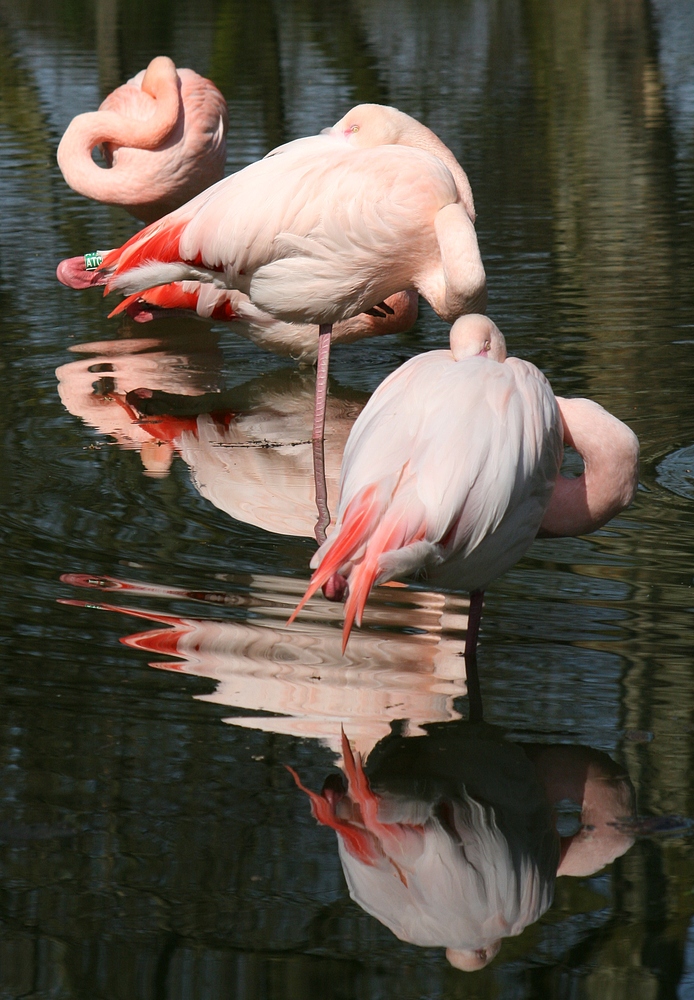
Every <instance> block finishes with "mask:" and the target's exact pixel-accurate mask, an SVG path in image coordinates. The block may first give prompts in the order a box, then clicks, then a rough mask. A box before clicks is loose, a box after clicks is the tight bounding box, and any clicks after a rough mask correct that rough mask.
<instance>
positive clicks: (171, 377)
mask: <svg viewBox="0 0 694 1000" xmlns="http://www.w3.org/2000/svg"><path fill="white" fill-rule="evenodd" d="M200 341H202V343H200ZM205 344H206V345H207V350H206V351H204V350H203V346H204V345H205ZM193 345H194V346H193ZM174 347H176V350H174ZM75 350H79V352H80V353H88V354H92V353H93V354H94V355H95V356H94V357H89V358H80V359H79V360H78V361H72V362H70V363H68V364H66V365H62V366H61V367H60V368H58V370H57V372H56V375H57V377H58V391H59V392H60V398H61V399H62V401H63V404H64V405H65V407H66V408H67V409H68V410H69V411H70V412H71V413H73V414H74V415H75V416H79V417H80V418H81V419H82V420H84V421H85V423H88V424H90V425H91V426H92V427H96V428H97V429H98V430H99V431H100V432H102V433H104V434H109V435H110V436H111V437H113V438H115V440H116V441H117V443H118V444H119V445H120V447H122V448H125V449H137V450H139V451H140V455H141V458H142V464H143V466H144V467H145V469H146V471H147V472H148V473H149V474H150V475H165V474H166V472H167V471H168V469H169V467H170V464H171V461H172V459H173V456H174V454H179V455H180V456H181V458H183V460H184V461H185V462H186V463H187V465H188V466H189V467H190V472H191V479H192V482H193V484H194V485H195V487H196V488H197V489H198V491H199V492H200V493H201V495H202V496H204V497H205V499H207V500H209V501H210V502H211V503H213V504H214V505H215V507H218V508H219V509H220V510H223V511H225V512H226V513H227V514H229V515H230V516H231V517H234V518H236V520H238V521H241V522H245V523H248V524H254V525H256V526H258V527H260V528H264V529H265V530H266V531H272V532H276V533H279V534H285V535H299V536H306V537H310V536H312V534H313V526H314V524H315V503H314V486H313V456H312V450H311V427H312V420H313V401H314V387H315V376H314V375H312V374H307V373H299V372H292V371H281V372H278V373H275V374H272V375H268V376H264V377H261V378H259V379H256V380H253V381H252V382H249V383H246V384H244V385H241V386H237V387H235V388H234V389H233V390H229V391H226V392H222V391H220V390H221V389H222V386H221V383H220V376H219V367H220V357H221V356H220V353H219V350H218V348H217V346H216V340H215V338H214V335H213V334H211V333H208V334H207V336H206V337H205V338H201V337H199V335H197V334H196V336H195V339H194V340H193V339H192V338H190V337H187V338H184V339H183V340H182V341H180V342H178V343H177V342H176V341H173V342H170V341H168V340H166V341H163V340H159V339H138V340H131V339H126V340H116V341H113V342H104V343H96V344H86V345H84V346H81V347H79V348H77V349H75ZM213 390H217V391H213ZM193 397H194V398H193ZM365 398H366V397H365V396H364V395H363V394H359V393H355V392H349V393H347V392H345V391H344V390H341V389H340V387H339V386H337V385H334V384H333V385H332V386H331V395H330V396H329V397H328V405H327V411H326V427H325V446H324V447H325V469H326V479H327V484H328V500H329V504H330V507H331V508H332V507H335V506H336V500H337V486H338V480H339V475H340V462H341V460H342V452H343V450H344V446H345V442H346V440H347V437H348V435H349V431H350V429H351V427H352V424H353V423H354V421H355V420H356V418H357V416H358V415H359V412H360V411H361V409H362V406H363V405H364V402H365Z"/></svg>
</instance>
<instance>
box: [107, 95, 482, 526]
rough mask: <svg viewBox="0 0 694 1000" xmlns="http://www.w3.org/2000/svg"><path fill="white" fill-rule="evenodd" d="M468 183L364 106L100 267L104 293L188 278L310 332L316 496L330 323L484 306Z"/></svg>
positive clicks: (426, 138) (397, 116)
mask: <svg viewBox="0 0 694 1000" xmlns="http://www.w3.org/2000/svg"><path fill="white" fill-rule="evenodd" d="M474 215H475V213H474V206H473V203H472V193H471V191H470V185H469V183H468V181H467V177H466V176H465V174H464V172H463V171H462V169H461V167H460V165H459V164H458V163H457V161H456V160H455V158H454V156H453V154H452V153H451V152H450V150H449V149H447V147H446V146H444V144H443V143H442V142H441V140H440V139H438V138H437V137H436V136H435V135H434V133H433V132H431V131H430V130H429V129H427V128H426V127H425V126H423V125H421V124H420V123H419V122H416V121H415V120H414V119H413V118H410V117H409V116H408V115H405V114H403V113H402V112H400V111H397V110H396V109H394V108H386V107H381V106H380V105H360V106H359V107H357V108H354V109H353V110H352V111H350V112H349V114H347V115H346V116H345V117H344V118H343V119H342V120H341V121H340V122H338V123H337V125H335V126H334V127H333V128H332V129H328V130H326V134H322V135H320V136H311V137H309V138H306V139H298V140H296V141H294V142H291V143H288V144H287V145H285V146H280V147H279V148H278V149H276V150H274V151H273V152H272V153H270V154H269V155H268V156H266V157H265V159H263V160H260V161H258V162H257V163H252V164H251V165H250V166H248V167H246V168H245V169H244V170H241V171H239V172H238V173H236V174H233V175H232V176H230V177H227V178H225V179H224V180H223V181H221V182H220V183H219V184H217V185H215V186H214V187H212V188H211V189H210V190H208V191H206V192H203V193H202V194H201V195H198V197H197V198H194V199H193V200H192V201H191V202H189V203H188V204H187V205H184V206H183V207H182V208H180V209H178V210H177V211H175V212H172V213H171V214H170V215H168V216H166V217H165V218H164V219H161V220H160V221H159V222H158V223H155V224H154V225H152V226H149V227H148V228H146V229H145V230H143V231H142V232H141V233H138V234H137V235H135V236H134V237H133V238H132V239H130V240H128V242H127V243H125V244H124V246H122V247H121V248H119V249H117V250H113V251H111V252H110V253H109V254H107V256H106V257H105V259H104V261H103V264H102V268H103V272H104V274H105V275H106V277H107V281H106V292H107V293H108V292H110V291H114V290H117V291H120V292H123V293H125V294H126V295H128V296H135V297H137V296H139V295H141V293H142V292H146V291H147V290H148V289H151V288H153V287H156V286H159V285H167V284H170V283H171V282H176V281H186V280H193V281H199V282H203V283H208V284H211V285H214V286H216V287H218V288H222V289H230V288H235V289H238V290H240V291H242V292H244V293H245V294H246V295H248V296H249V298H250V301H251V302H252V303H253V305H255V306H257V307H258V308H260V309H262V310H264V311H265V312H268V313H270V315H272V316H275V317H276V318H277V319H280V320H283V321H285V322H290V323H312V324H318V325H319V337H318V342H319V347H318V371H317V378H316V411H315V419H314V427H313V440H314V441H315V442H316V467H317V474H316V494H317V497H316V499H317V504H318V508H319V513H320V518H319V524H318V526H317V529H316V534H317V537H318V538H319V541H322V540H323V539H324V537H325V526H326V525H327V523H328V514H327V507H326V504H325V496H324V490H323V484H322V482H321V479H322V476H321V473H320V466H321V462H320V442H321V441H322V437H323V421H324V412H325V396H326V387H327V371H328V357H329V350H330V336H331V331H332V326H333V324H334V323H337V322H339V321H340V320H347V319H350V318H351V317H353V316H356V315H357V313H362V312H368V311H369V310H371V309H373V308H374V307H376V308H378V306H379V304H380V303H382V302H383V301H384V299H386V298H387V297H388V296H390V295H392V294H394V293H395V292H398V291H402V290H415V291H417V292H419V293H420V294H421V295H423V296H424V297H425V298H426V299H427V300H428V301H429V303H430V304H431V305H432V306H433V308H434V309H435V310H436V312H438V313H439V315H440V316H442V317H444V318H445V319H448V320H450V321H452V320H454V319H455V318H456V317H457V316H459V315H460V314H461V313H464V312H470V311H472V310H473V309H478V308H484V306H485V305H486V279H485V273H484V267H483V265H482V260H481V257H480V253H479V248H478V245H477V237H476V234H475V228H474V224H473V223H474Z"/></svg>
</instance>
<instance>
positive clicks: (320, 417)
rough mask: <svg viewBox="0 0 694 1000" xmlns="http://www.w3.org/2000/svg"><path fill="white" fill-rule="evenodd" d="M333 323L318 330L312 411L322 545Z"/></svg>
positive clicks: (326, 521) (325, 519)
mask: <svg viewBox="0 0 694 1000" xmlns="http://www.w3.org/2000/svg"><path fill="white" fill-rule="evenodd" d="M332 331H333V327H332V323H321V325H320V327H319V328H318V363H317V365H316V404H315V409H314V411H313V434H312V443H313V476H314V479H315V484H316V507H317V508H318V521H317V522H316V528H315V535H316V541H317V542H318V544H319V545H322V544H323V542H324V541H325V529H326V528H327V527H328V525H329V524H330V511H329V510H328V487H327V483H326V481H325V453H324V449H323V436H324V433H325V407H326V403H327V396H328V364H329V362H330V337H331V335H332Z"/></svg>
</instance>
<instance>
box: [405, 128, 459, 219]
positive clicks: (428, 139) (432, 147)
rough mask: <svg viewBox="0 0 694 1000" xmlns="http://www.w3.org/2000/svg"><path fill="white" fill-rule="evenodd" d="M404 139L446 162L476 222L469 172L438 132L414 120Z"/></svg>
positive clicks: (407, 142)
mask: <svg viewBox="0 0 694 1000" xmlns="http://www.w3.org/2000/svg"><path fill="white" fill-rule="evenodd" d="M415 126H416V127H415ZM403 139H404V140H405V141H404V142H403V145H407V146H414V147H415V148H416V149H423V150H425V151H426V152H427V153H432V154H433V155H434V156H436V157H437V158H438V159H439V160H441V162H442V163H445V165H446V166H447V167H448V169H449V170H450V172H451V174H452V175H453V180H454V181H455V186H456V188H457V190H458V197H459V198H460V201H461V203H462V205H463V207H464V209H465V211H466V212H467V214H468V215H469V216H470V220H471V221H472V222H474V221H475V202H474V200H473V197H472V188H471V187H470V181H469V180H468V179H467V174H466V173H465V171H464V170H463V168H462V167H461V166H460V164H459V163H458V161H457V160H456V158H455V156H454V155H453V153H452V152H451V151H450V149H449V148H448V146H446V145H445V144H444V143H443V142H441V140H440V139H439V137H438V136H437V135H436V133H434V132H432V131H431V129H429V128H427V127H426V125H422V123H421V122H413V124H412V125H411V126H409V127H408V128H407V129H406V130H405V132H404V134H403Z"/></svg>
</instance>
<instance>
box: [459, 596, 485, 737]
mask: <svg viewBox="0 0 694 1000" xmlns="http://www.w3.org/2000/svg"><path fill="white" fill-rule="evenodd" d="M483 606H484V592H483V591H481V590H473V591H472V593H471V594H470V613H469V615H468V622H467V634H466V636H465V652H464V653H463V656H464V657H465V683H466V685H467V697H468V706H469V719H470V722H482V720H483V718H484V713H483V710H482V692H481V691H480V680H479V675H478V673H477V637H478V636H479V632H480V622H481V620H482V608H483Z"/></svg>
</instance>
